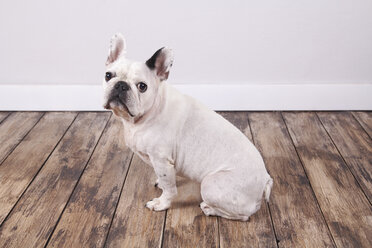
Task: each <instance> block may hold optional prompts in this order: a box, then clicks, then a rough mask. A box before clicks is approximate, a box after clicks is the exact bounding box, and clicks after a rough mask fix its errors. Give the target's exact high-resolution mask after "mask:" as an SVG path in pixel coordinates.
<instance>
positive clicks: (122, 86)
mask: <svg viewBox="0 0 372 248" xmlns="http://www.w3.org/2000/svg"><path fill="white" fill-rule="evenodd" d="M114 87H115V89H116V90H119V91H127V90H129V89H130V87H129V85H128V84H127V83H126V82H124V81H119V82H117V83H116V84H115V86H114Z"/></svg>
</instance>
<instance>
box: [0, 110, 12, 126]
mask: <svg viewBox="0 0 372 248" xmlns="http://www.w3.org/2000/svg"><path fill="white" fill-rule="evenodd" d="M10 113H11V112H0V124H1V122H2V121H3V120H5V118H6V117H8V116H9V115H10Z"/></svg>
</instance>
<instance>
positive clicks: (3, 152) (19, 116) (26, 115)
mask: <svg viewBox="0 0 372 248" xmlns="http://www.w3.org/2000/svg"><path fill="white" fill-rule="evenodd" d="M43 114H44V113H43V112H15V113H12V114H10V116H8V118H6V119H5V120H4V121H3V122H2V123H1V124H0V144H1V146H0V165H1V164H2V163H3V161H4V159H5V158H6V157H7V156H8V155H9V154H10V153H11V152H12V151H13V149H14V148H15V147H16V146H17V145H18V143H19V142H21V140H22V139H23V137H25V135H26V134H27V133H28V132H29V131H30V130H31V129H32V128H33V127H34V126H35V124H36V123H37V122H38V121H39V119H40V118H41V116H43Z"/></svg>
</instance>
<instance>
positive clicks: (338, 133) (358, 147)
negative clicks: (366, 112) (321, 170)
mask: <svg viewBox="0 0 372 248" xmlns="http://www.w3.org/2000/svg"><path fill="white" fill-rule="evenodd" d="M318 116H319V118H320V120H321V122H322V123H323V125H324V127H325V129H326V130H327V132H328V134H329V135H330V136H331V138H332V140H333V142H334V143H335V145H336V147H337V149H338V150H339V151H340V153H341V155H342V157H343V158H344V159H345V161H346V163H347V164H348V165H349V168H350V170H351V171H352V173H353V175H354V176H355V177H356V179H357V180H358V182H359V184H360V186H361V187H362V189H363V191H364V193H365V194H366V196H367V197H368V199H369V202H372V140H371V139H370V138H369V137H368V135H367V133H366V132H365V131H364V130H363V129H362V128H361V127H360V125H359V123H358V122H357V121H356V120H355V119H354V118H353V116H352V115H351V114H350V113H348V112H331V113H330V112H320V113H318ZM371 235H372V234H371Z"/></svg>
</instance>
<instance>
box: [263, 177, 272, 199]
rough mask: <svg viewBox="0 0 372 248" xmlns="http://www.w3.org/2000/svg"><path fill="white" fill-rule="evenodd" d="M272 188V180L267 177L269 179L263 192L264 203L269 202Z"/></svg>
mask: <svg viewBox="0 0 372 248" xmlns="http://www.w3.org/2000/svg"><path fill="white" fill-rule="evenodd" d="M272 187H273V179H272V178H271V177H270V176H269V179H268V180H267V182H266V185H265V190H264V192H265V200H266V202H269V198H270V193H271V188H272Z"/></svg>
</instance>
